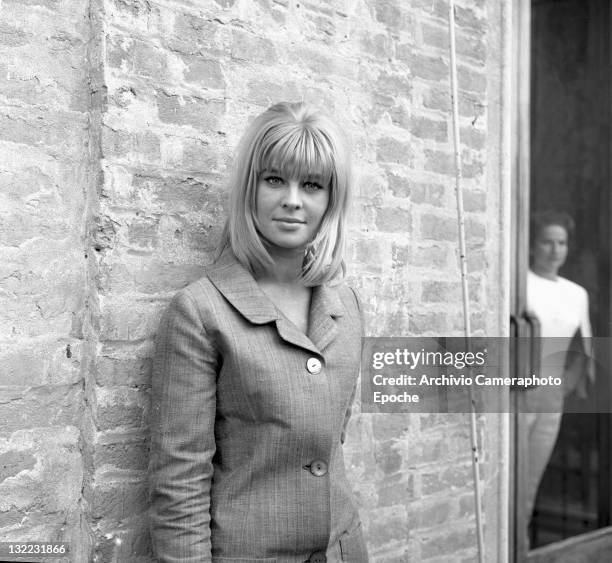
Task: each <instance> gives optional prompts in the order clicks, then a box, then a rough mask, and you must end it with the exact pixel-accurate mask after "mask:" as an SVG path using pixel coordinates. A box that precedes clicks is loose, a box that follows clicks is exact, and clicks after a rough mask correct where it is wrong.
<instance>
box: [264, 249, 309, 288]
mask: <svg viewBox="0 0 612 563" xmlns="http://www.w3.org/2000/svg"><path fill="white" fill-rule="evenodd" d="M267 250H268V253H269V254H270V256H271V258H272V260H274V265H273V266H272V267H271V268H268V269H267V270H266V271H264V272H258V273H257V275H256V278H257V280H262V281H264V280H265V281H267V282H271V283H276V284H278V285H293V284H300V285H301V282H300V275H301V274H302V265H303V263H304V251H303V250H294V249H284V248H274V249H271V248H268V249H267Z"/></svg>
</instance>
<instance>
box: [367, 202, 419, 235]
mask: <svg viewBox="0 0 612 563" xmlns="http://www.w3.org/2000/svg"><path fill="white" fill-rule="evenodd" d="M376 227H377V228H378V230H379V231H381V232H384V233H409V232H410V231H411V230H412V213H411V212H410V211H408V210H406V209H400V208H398V207H381V208H379V209H376Z"/></svg>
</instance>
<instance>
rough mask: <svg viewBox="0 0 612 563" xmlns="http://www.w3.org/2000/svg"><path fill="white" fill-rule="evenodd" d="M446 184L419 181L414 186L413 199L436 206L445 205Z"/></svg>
mask: <svg viewBox="0 0 612 563" xmlns="http://www.w3.org/2000/svg"><path fill="white" fill-rule="evenodd" d="M445 191H446V190H445V188H444V186H442V185H440V184H422V183H417V184H413V186H412V196H411V198H410V199H411V201H412V202H413V203H427V204H429V205H435V206H436V207H444V204H445V201H444V194H445Z"/></svg>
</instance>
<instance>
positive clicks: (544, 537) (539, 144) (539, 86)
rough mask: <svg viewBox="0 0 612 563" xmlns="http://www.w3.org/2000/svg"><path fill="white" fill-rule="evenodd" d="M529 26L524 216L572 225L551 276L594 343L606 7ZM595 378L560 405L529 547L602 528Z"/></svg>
mask: <svg viewBox="0 0 612 563" xmlns="http://www.w3.org/2000/svg"><path fill="white" fill-rule="evenodd" d="M531 20H532V28H531V29H532V34H531V159H530V162H531V174H530V176H531V179H530V186H531V192H530V193H531V195H530V212H531V213H536V212H540V211H543V210H547V209H554V210H558V211H565V212H567V213H568V214H569V215H571V216H572V217H573V219H574V220H575V223H576V230H575V233H574V234H573V236H572V237H571V240H570V251H569V255H568V259H567V262H566V264H565V266H564V267H563V268H562V270H561V271H560V275H561V276H563V277H565V278H567V279H569V280H571V281H574V282H576V283H577V284H579V285H581V286H582V287H584V288H585V289H586V290H587V292H588V294H589V302H590V319H591V324H592V327H593V333H594V335H595V336H598V337H602V336H610V333H611V332H612V331H611V330H610V327H611V321H612V317H611V314H610V286H611V284H610V254H611V244H610V240H611V239H610V235H611V229H610V216H611V213H610V211H611V201H612V197H611V191H612V190H611V186H610V180H611V179H610V156H611V143H610V124H611V122H610V79H611V74H610V25H611V23H612V22H611V21H610V1H609V0H533V1H532V9H531ZM560 306H562V304H560ZM601 363H602V364H603V365H609V364H608V363H607V362H606V361H602V362H601ZM602 371H603V370H601V368H600V369H599V373H596V383H595V385H594V386H593V387H591V389H590V391H589V394H588V396H587V398H586V399H578V398H577V397H576V396H574V395H569V396H568V397H567V398H566V403H565V406H564V412H566V414H564V415H563V418H562V422H561V429H560V431H559V435H558V438H557V442H556V446H555V449H554V451H553V453H552V455H551V457H550V460H549V462H548V465H547V468H546V471H545V473H544V476H543V478H542V481H541V484H540V488H539V491H538V496H537V500H536V505H535V511H534V516H533V519H532V522H531V526H530V539H531V541H530V544H531V548H532V549H533V548H534V547H536V548H537V547H540V546H544V545H547V544H550V543H553V542H558V541H560V540H564V539H566V538H569V537H573V536H576V535H579V534H583V533H586V532H590V531H593V530H596V529H598V528H601V527H604V526H609V525H610V524H611V522H610V501H611V494H610V482H611V471H610V449H611V444H610V415H608V414H600V412H601V404H600V403H598V401H600V399H601V397H607V398H609V397H610V389H609V384H608V379H609V378H610V374H609V373H602ZM581 401H582V402H581ZM609 404H610V403H608V405H609ZM607 410H608V411H609V410H610V408H609V406H608V408H607ZM567 411H572V413H575V412H583V414H569V413H567ZM598 411H599V413H598ZM550 560H551V561H553V560H555V559H550Z"/></svg>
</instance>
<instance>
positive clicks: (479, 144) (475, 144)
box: [460, 127, 486, 150]
mask: <svg viewBox="0 0 612 563" xmlns="http://www.w3.org/2000/svg"><path fill="white" fill-rule="evenodd" d="M460 138H461V142H462V143H465V144H466V145H467V146H468V147H470V148H472V149H477V150H481V149H483V148H484V147H485V142H486V135H485V134H484V132H483V131H480V130H478V129H476V128H475V127H461V130H460Z"/></svg>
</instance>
